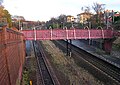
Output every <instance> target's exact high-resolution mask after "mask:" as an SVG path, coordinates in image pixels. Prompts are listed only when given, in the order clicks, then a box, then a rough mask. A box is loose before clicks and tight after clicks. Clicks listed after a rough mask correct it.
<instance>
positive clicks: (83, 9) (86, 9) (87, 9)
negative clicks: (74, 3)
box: [81, 6, 90, 13]
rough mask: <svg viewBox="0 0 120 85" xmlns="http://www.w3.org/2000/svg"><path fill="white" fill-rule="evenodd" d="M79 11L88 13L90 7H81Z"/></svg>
mask: <svg viewBox="0 0 120 85" xmlns="http://www.w3.org/2000/svg"><path fill="white" fill-rule="evenodd" d="M81 10H82V11H84V13H90V7H89V6H85V7H82V8H81Z"/></svg>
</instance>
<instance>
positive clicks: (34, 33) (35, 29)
mask: <svg viewBox="0 0 120 85" xmlns="http://www.w3.org/2000/svg"><path fill="white" fill-rule="evenodd" d="M33 29H34V40H35V41H36V29H35V27H34V28H33Z"/></svg>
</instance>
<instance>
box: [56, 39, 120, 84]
mask: <svg viewBox="0 0 120 85" xmlns="http://www.w3.org/2000/svg"><path fill="white" fill-rule="evenodd" d="M54 43H55V44H57V46H60V47H61V49H62V50H65V49H63V48H65V47H66V46H65V44H66V43H65V41H60V42H58V41H54ZM69 45H70V44H69ZM71 47H72V54H74V55H76V56H77V57H78V58H80V59H82V60H83V61H84V62H86V63H87V64H89V66H92V67H93V68H94V69H95V70H93V69H88V70H90V72H91V73H93V75H95V76H96V77H99V78H98V79H100V78H103V79H100V80H102V81H103V82H104V83H105V85H110V84H111V85H112V83H113V84H115V85H120V69H119V68H117V67H115V66H114V65H112V64H110V63H108V62H105V61H104V60H102V59H99V58H98V57H96V56H94V55H92V54H90V53H88V52H86V51H84V50H82V49H80V48H78V47H76V46H74V45H71ZM89 66H88V65H86V66H83V67H84V68H91V67H89ZM96 70H97V71H96Z"/></svg>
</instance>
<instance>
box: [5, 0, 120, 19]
mask: <svg viewBox="0 0 120 85" xmlns="http://www.w3.org/2000/svg"><path fill="white" fill-rule="evenodd" d="M94 2H97V3H100V4H106V6H105V8H106V9H113V10H116V11H120V0H3V5H4V6H5V8H6V9H7V10H8V11H9V12H10V14H11V15H19V16H24V17H25V19H26V20H40V21H47V20H49V19H50V18H51V17H57V16H59V15H60V14H65V15H73V16H75V17H76V15H77V14H79V13H81V12H82V11H81V7H84V6H90V7H92V5H93V3H94Z"/></svg>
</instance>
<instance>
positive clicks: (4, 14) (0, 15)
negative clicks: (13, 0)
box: [0, 6, 12, 27]
mask: <svg viewBox="0 0 120 85" xmlns="http://www.w3.org/2000/svg"><path fill="white" fill-rule="evenodd" d="M2 19H4V20H5V21H4V22H3V23H7V24H9V27H11V26H12V20H11V15H10V14H9V12H8V11H7V10H6V9H4V7H3V6H0V20H1V21H3V20H2ZM1 23H2V22H1ZM3 23H2V24H3Z"/></svg>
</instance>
